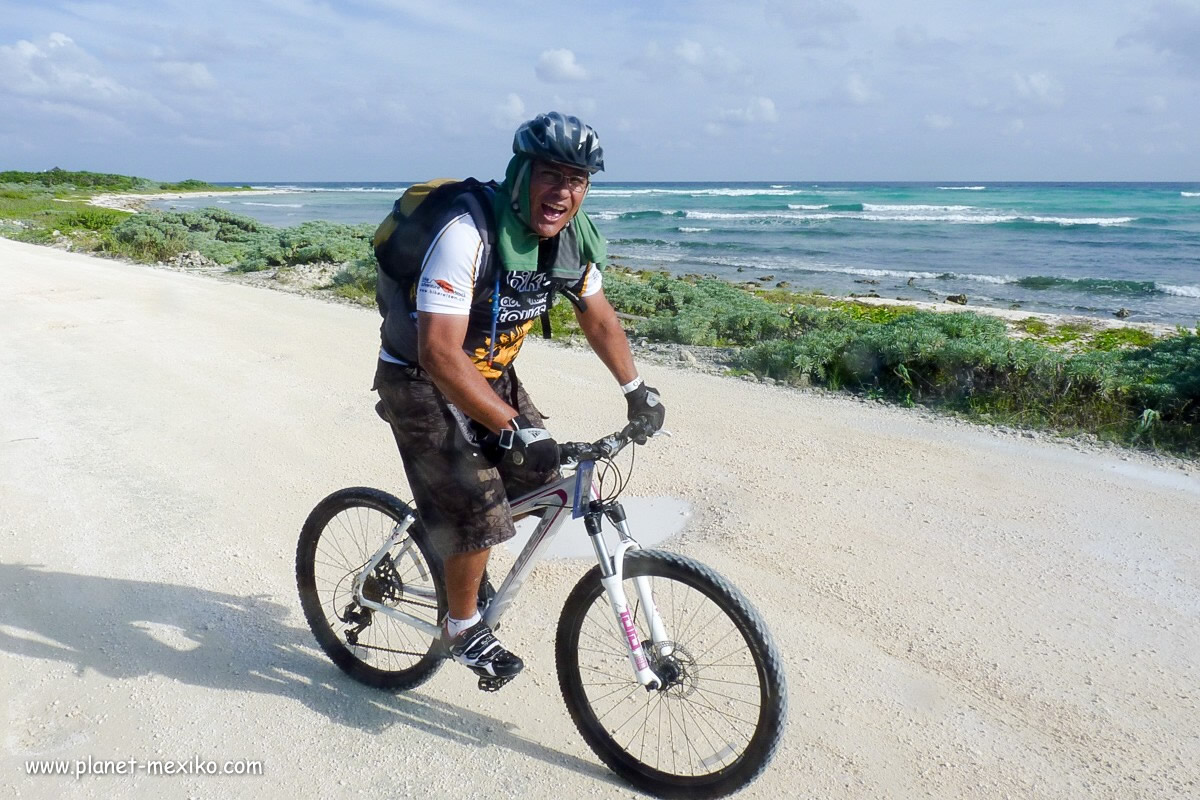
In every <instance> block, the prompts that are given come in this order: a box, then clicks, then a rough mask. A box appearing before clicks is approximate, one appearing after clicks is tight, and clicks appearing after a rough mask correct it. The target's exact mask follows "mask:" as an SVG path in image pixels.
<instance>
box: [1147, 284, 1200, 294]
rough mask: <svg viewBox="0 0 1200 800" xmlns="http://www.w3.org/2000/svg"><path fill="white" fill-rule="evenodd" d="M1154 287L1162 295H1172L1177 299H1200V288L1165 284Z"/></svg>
mask: <svg viewBox="0 0 1200 800" xmlns="http://www.w3.org/2000/svg"><path fill="white" fill-rule="evenodd" d="M1156 285H1157V286H1158V288H1159V290H1160V291H1161V292H1163V293H1164V294H1173V295H1175V296H1177V297H1200V286H1172V285H1170V284H1167V283H1159V284H1156Z"/></svg>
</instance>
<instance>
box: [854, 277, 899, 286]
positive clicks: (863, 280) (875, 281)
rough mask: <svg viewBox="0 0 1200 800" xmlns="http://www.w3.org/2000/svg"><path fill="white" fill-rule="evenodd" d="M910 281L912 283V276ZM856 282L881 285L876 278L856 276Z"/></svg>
mask: <svg viewBox="0 0 1200 800" xmlns="http://www.w3.org/2000/svg"><path fill="white" fill-rule="evenodd" d="M908 281H909V283H912V278H909V279H908ZM854 282H855V283H869V284H871V285H872V286H878V285H879V281H877V280H875V279H874V278H855V279H854Z"/></svg>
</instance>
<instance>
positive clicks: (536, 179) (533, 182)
mask: <svg viewBox="0 0 1200 800" xmlns="http://www.w3.org/2000/svg"><path fill="white" fill-rule="evenodd" d="M532 170H533V171H532V173H531V174H530V177H529V227H530V228H532V229H533V232H534V233H536V234H537V235H538V236H540V237H542V238H543V239H549V238H551V237H554V236H557V235H558V233H559V231H561V230H562V229H563V228H564V227H566V224H567V223H568V222H570V221H571V219H572V218H573V217H574V216H575V214H576V213H577V212H578V211H579V207H580V206H581V205H582V204H583V198H584V195H586V194H587V188H588V174H587V172H586V171H585V170H582V169H573V168H571V167H566V166H563V165H562V164H551V163H549V162H546V161H535V162H533V167H532Z"/></svg>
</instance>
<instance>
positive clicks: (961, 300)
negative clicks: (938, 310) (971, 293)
mask: <svg viewBox="0 0 1200 800" xmlns="http://www.w3.org/2000/svg"><path fill="white" fill-rule="evenodd" d="M946 302H947V303H957V304H958V305H960V306H965V305H966V304H967V296H966V295H965V294H952V295H950V296H949V297H947V298H946Z"/></svg>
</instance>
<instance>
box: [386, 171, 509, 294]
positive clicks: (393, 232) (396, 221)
mask: <svg viewBox="0 0 1200 800" xmlns="http://www.w3.org/2000/svg"><path fill="white" fill-rule="evenodd" d="M496 188H497V184H496V182H495V181H490V182H488V183H480V182H479V181H477V180H475V179H474V178H467V179H466V180H462V181H458V180H454V179H452V178H435V179H434V180H431V181H426V182H425V183H417V184H413V185H412V186H410V187H408V189H406V190H405V191H404V194H402V195H401V196H400V197H399V198H398V199H397V200H396V202H395V203H393V204H392V211H391V213H390V214H388V215H387V217H385V218H384V220H383V222H381V223H379V227H378V228H376V229H375V235H374V236H373V237H372V239H371V246H372V247H373V248H374V249H375V259H376V260H377V261H378V262H379V270H380V272H382V273H383V274H385V275H387V276H388V277H389V278H391V279H392V280H394V281H396V283H398V284H400V285H401V286H407V285H409V284H411V283H412V282H413V281H415V280H416V279H417V276H418V275H420V274H421V266H422V264H423V262H424V260H425V253H426V251H427V250H428V249H429V245H430V244H432V242H433V237H434V236H435V235H437V226H438V224H439V223H440V222H442V221H443V220H444V218H445V217H446V215H447V214H448V213H449V211H450V209H451V207H453V206H454V205H455V204H456V203H458V202H459V201H460V200H461V199H463V195H465V194H471V195H473V196H474V198H475V199H476V200H477V201H478V202H477V204H476V203H468V206H467V207H468V209H469V210H470V211H471V217H472V220H473V221H474V222H475V225H476V227H478V228H479V231H480V234H481V235H482V236H483V244H484V247H486V248H487V249H488V251H489V252H490V250H491V249H492V246H493V245H494V244H495V242H496V232H495V227H496V226H495V221H494V220H493V218H492V192H493V191H495V189H496ZM485 255H487V253H485Z"/></svg>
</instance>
